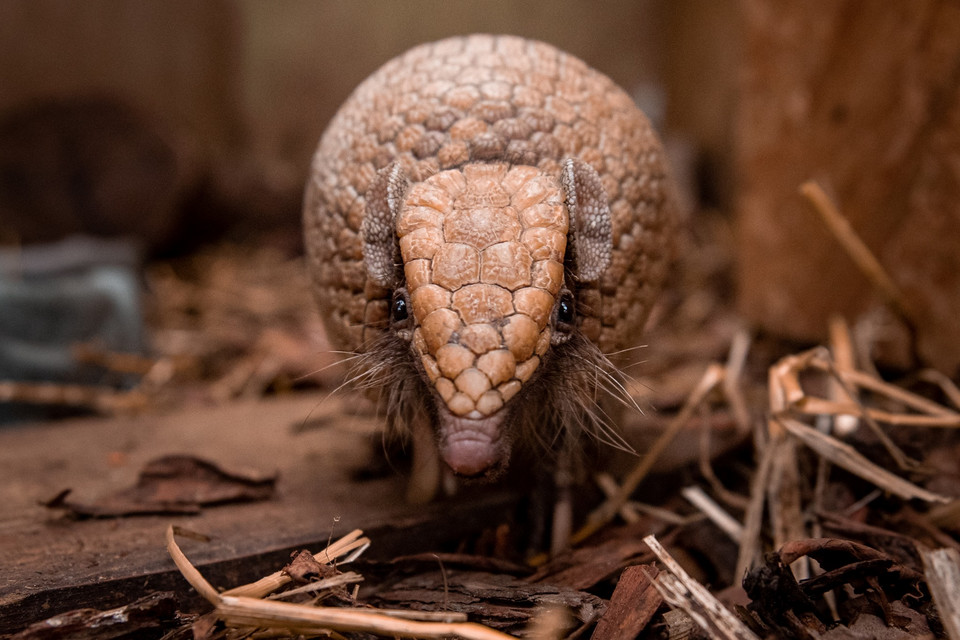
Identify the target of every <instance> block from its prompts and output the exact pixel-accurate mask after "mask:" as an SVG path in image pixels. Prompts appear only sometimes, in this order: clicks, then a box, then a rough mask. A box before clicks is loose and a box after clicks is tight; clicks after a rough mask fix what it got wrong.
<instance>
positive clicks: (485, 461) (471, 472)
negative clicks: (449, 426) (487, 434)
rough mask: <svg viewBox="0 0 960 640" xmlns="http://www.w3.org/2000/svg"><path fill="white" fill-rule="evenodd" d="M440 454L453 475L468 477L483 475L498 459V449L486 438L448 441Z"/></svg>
mask: <svg viewBox="0 0 960 640" xmlns="http://www.w3.org/2000/svg"><path fill="white" fill-rule="evenodd" d="M440 453H441V455H442V456H443V460H444V462H446V463H447V465H448V466H449V467H450V468H451V469H453V471H454V473H456V474H458V475H461V476H468V477H472V476H479V475H483V474H484V473H485V472H486V471H488V470H489V469H490V468H491V467H493V466H494V465H495V464H496V463H497V462H499V459H500V447H498V446H497V445H496V443H493V442H490V440H489V439H488V438H477V439H475V438H470V437H466V438H462V437H461V438H457V439H455V440H453V441H452V442H451V441H450V439H448V441H447V442H446V443H445V444H444V445H443V447H441V450H440Z"/></svg>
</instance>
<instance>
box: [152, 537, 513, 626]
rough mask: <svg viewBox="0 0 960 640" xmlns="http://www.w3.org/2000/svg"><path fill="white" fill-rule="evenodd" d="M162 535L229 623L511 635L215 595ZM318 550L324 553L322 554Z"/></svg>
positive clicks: (183, 568) (183, 569)
mask: <svg viewBox="0 0 960 640" xmlns="http://www.w3.org/2000/svg"><path fill="white" fill-rule="evenodd" d="M353 533H357V532H353ZM351 535H352V534H351ZM360 539H361V538H357V539H355V540H354V542H352V543H349V544H346V545H343V546H344V547H348V546H351V545H352V544H354V543H355V542H357V541H359V540H360ZM166 540H167V551H168V552H169V553H170V557H171V558H173V561H174V563H175V564H176V565H177V568H178V569H179V570H180V573H182V574H183V577H184V578H186V579H187V582H189V583H190V584H191V585H192V586H193V588H194V589H196V590H197V592H198V593H200V595H201V596H203V597H204V598H205V599H206V600H207V601H208V602H210V603H211V604H213V605H214V606H215V607H216V609H215V611H214V614H215V615H216V617H217V618H219V619H220V620H223V621H224V622H225V623H226V624H227V625H230V626H247V627H265V628H282V629H285V630H287V631H291V632H294V633H303V634H316V633H324V632H326V631H328V630H330V629H333V630H336V631H358V632H362V633H372V634H377V635H384V636H394V637H400V638H443V637H449V636H455V637H459V638H466V639H467V640H506V639H507V638H511V637H512V636H508V635H506V634H504V633H500V632H499V631H495V630H493V629H490V628H488V627H484V626H483V625H479V624H475V623H472V622H421V621H417V620H404V619H400V618H397V617H395V616H391V615H384V614H382V613H379V612H376V611H375V610H367V611H364V610H357V609H339V608H334V607H314V606H310V605H302V604H294V603H290V602H276V601H270V600H261V599H259V598H251V597H248V596H232V595H227V594H226V593H223V594H220V593H217V590H216V589H214V588H213V586H212V585H211V584H210V583H209V582H207V581H206V579H205V578H204V577H203V576H202V575H201V574H200V572H199V571H197V569H196V567H194V566H193V565H192V564H190V561H189V560H188V559H187V557H186V556H185V555H184V554H183V552H182V551H181V550H180V547H179V546H177V543H176V540H175V539H174V532H173V527H172V526H171V527H168V528H167V532H166ZM342 540H343V539H341V541H342ZM338 542H340V541H338ZM332 546H333V545H331V547H332ZM329 548H330V547H328V549H329ZM321 553H324V552H321ZM318 555H320V554H318ZM324 555H325V557H329V556H327V554H324ZM329 559H330V560H332V559H333V558H332V557H329ZM258 582H259V581H258ZM253 584H258V583H253ZM248 586H250V585H248Z"/></svg>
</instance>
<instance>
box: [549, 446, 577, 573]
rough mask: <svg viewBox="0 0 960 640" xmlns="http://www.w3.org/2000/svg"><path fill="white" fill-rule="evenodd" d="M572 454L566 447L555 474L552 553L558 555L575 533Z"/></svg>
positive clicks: (551, 538)
mask: <svg viewBox="0 0 960 640" xmlns="http://www.w3.org/2000/svg"><path fill="white" fill-rule="evenodd" d="M571 465H572V459H571V454H570V453H568V449H566V448H564V450H563V451H561V453H560V459H559V460H558V461H557V469H556V471H554V474H553V483H554V488H555V490H556V497H555V499H554V503H553V526H552V528H551V531H550V555H552V556H556V555H557V554H559V553H560V552H562V551H565V550H566V549H567V548H569V546H570V536H571V534H572V533H573V497H572V486H573V470H572V466H571Z"/></svg>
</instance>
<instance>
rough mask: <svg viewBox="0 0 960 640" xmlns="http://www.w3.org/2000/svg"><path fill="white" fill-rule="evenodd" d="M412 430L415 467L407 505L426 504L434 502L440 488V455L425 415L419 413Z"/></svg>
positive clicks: (431, 427) (408, 490) (409, 484)
mask: <svg viewBox="0 0 960 640" xmlns="http://www.w3.org/2000/svg"><path fill="white" fill-rule="evenodd" d="M410 428H411V440H412V444H413V466H412V468H411V470H410V479H409V480H408V481H407V503H409V504H425V503H427V502H430V501H431V500H433V498H434V497H435V496H436V494H437V489H438V487H439V486H440V454H439V453H438V451H437V444H436V441H435V439H434V434H433V426H432V425H431V424H430V420H429V418H427V416H426V415H425V414H424V413H418V414H417V417H416V418H415V419H414V421H413V424H412V425H410Z"/></svg>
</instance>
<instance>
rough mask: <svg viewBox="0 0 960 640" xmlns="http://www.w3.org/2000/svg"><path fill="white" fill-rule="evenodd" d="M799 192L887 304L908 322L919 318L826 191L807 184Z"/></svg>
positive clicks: (817, 186) (817, 185) (812, 184)
mask: <svg viewBox="0 0 960 640" xmlns="http://www.w3.org/2000/svg"><path fill="white" fill-rule="evenodd" d="M800 193H802V194H803V195H804V196H805V197H806V198H807V200H809V201H810V203H811V204H812V205H813V208H814V209H816V211H817V213H819V214H820V217H821V218H822V219H823V221H824V223H825V224H826V225H827V228H828V229H829V230H830V232H831V233H832V234H833V237H834V238H836V239H837V241H838V242H839V243H840V245H841V246H842V247H843V249H844V250H845V251H846V252H847V255H849V256H850V258H851V259H852V260H853V262H854V263H855V264H856V265H857V268H859V269H860V271H861V272H862V273H863V275H865V276H866V277H867V279H868V280H870V282H871V283H872V284H873V286H875V287H876V288H877V289H878V290H879V291H880V293H881V294H882V295H883V296H884V297H885V298H886V299H887V301H888V302H890V303H891V304H893V306H894V308H896V310H897V312H898V313H900V314H901V315H902V316H903V317H904V318H907V319H908V320H913V319H914V318H915V317H916V316H915V314H914V313H913V312H912V309H911V308H910V305H909V304H908V303H907V299H906V297H905V296H904V295H903V292H902V291H900V288H899V287H898V286H897V285H896V284H895V283H894V281H893V279H892V278H891V277H890V276H889V275H888V274H887V272H886V271H885V270H884V268H883V266H881V264H880V261H879V260H877V258H876V257H875V256H874V255H873V252H871V251H870V249H869V248H868V247H867V245H866V244H864V242H863V240H861V239H860V236H858V235H857V232H856V231H854V230H853V227H852V226H851V225H850V221H849V220H847V218H846V217H845V216H844V215H843V214H842V213H840V210H839V209H838V208H837V205H836V204H834V202H833V201H832V200H831V199H830V197H829V196H828V195H827V194H826V192H825V191H824V190H823V188H822V187H821V186H820V185H819V184H817V183H816V182H813V181H809V182H804V183H803V184H802V185H801V186H800Z"/></svg>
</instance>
